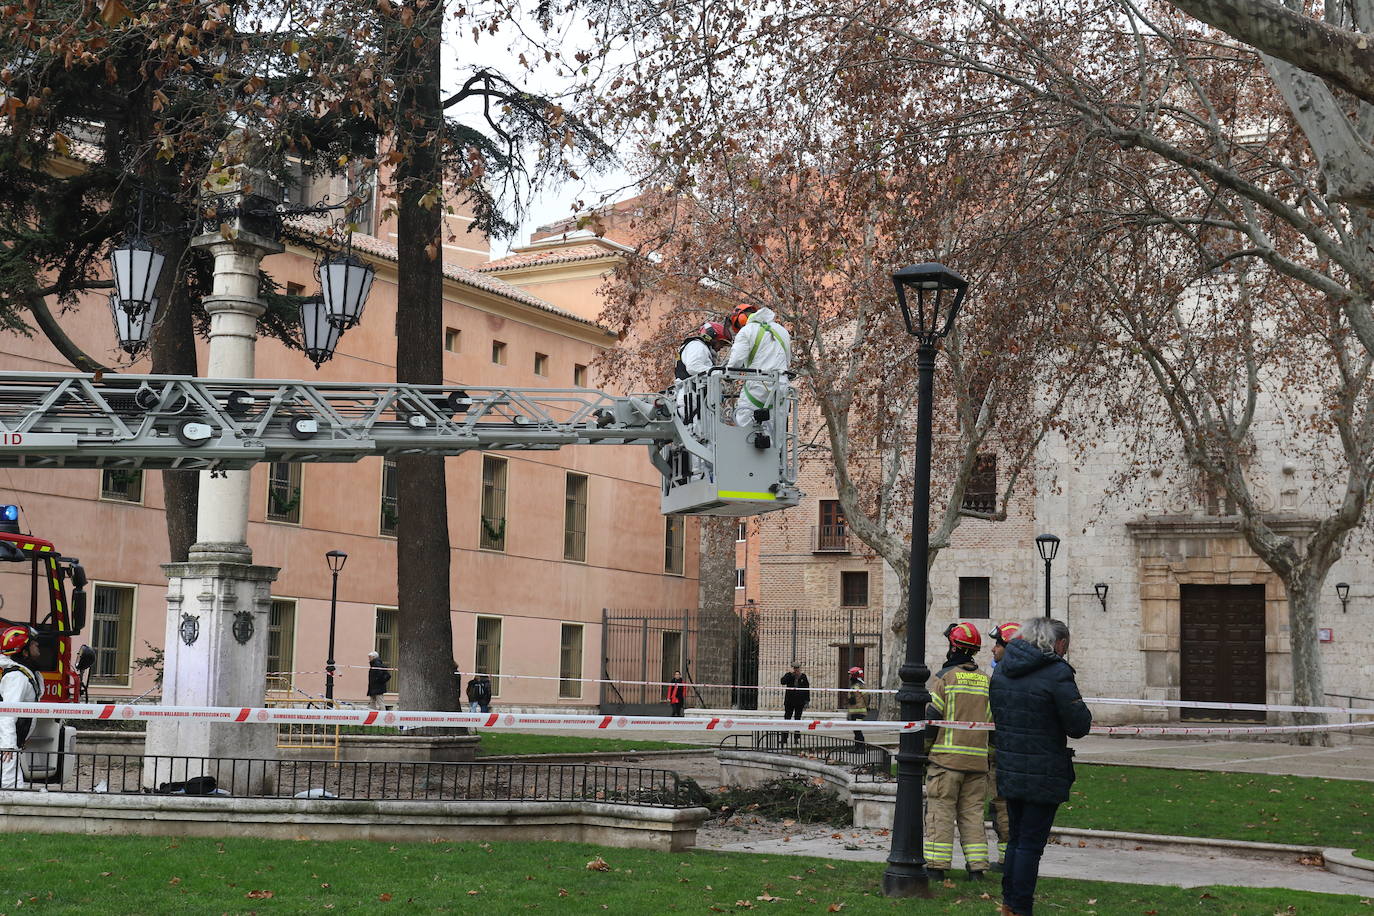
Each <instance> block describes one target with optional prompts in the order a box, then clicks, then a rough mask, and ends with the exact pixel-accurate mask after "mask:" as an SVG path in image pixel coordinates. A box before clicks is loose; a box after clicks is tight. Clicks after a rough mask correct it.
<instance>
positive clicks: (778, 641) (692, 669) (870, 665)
mask: <svg viewBox="0 0 1374 916" xmlns="http://www.w3.org/2000/svg"><path fill="white" fill-rule="evenodd" d="M601 622H602V628H601V657H602V665H601V677H602V678H603V679H604V681H605V683H603V684H602V685H601V711H602V712H605V713H611V714H618V713H630V714H645V713H648V714H667V710H668V705H667V700H666V696H665V688H664V687H663V686H662V682H664V681H667V680H669V679H670V678H671V677H672V674H673V672H674V671H681V672H682V674H683V677H684V678H685V680H686V681H687V697H686V700H687V705H688V706H691V707H697V708H701V707H706V708H710V709H731V708H733V709H777V710H780V709H782V699H783V688H782V686H781V685H780V684H779V679H780V678H781V677H782V675H783V674H785V673H786V672H787V671H788V670H789V669H790V668H791V666H792V663H793V662H798V663H800V664H801V665H802V667H803V670H804V671H806V673H807V676H808V677H809V679H810V681H811V686H812V687H813V688H828V689H813V691H812V694H811V705H810V707H809V708H810V709H811V710H813V711H816V712H831V711H836V710H842V709H844V708H845V703H844V699H843V694H842V693H841V692H840V690H841V689H842V688H846V687H848V685H849V680H848V675H847V672H848V670H849V669H850V668H854V667H858V668H863V669H864V672H865V681H866V683H867V684H868V685H869V686H870V687H876V686H877V685H879V684H881V683H882V678H883V652H884V647H885V642H886V639H885V635H884V631H883V625H882V612H881V611H880V610H879V609H877V608H868V607H841V608H825V609H814V608H811V609H798V608H788V607H778V606H771V605H753V604H751V605H742V606H738V607H735V608H734V609H732V610H731V611H726V612H719V613H707V612H702V611H697V610H687V609H681V610H672V609H656V610H655V609H651V610H616V609H606V610H603V611H602V618H601ZM702 684H710V685H720V686H709V687H704V686H699V685H702Z"/></svg>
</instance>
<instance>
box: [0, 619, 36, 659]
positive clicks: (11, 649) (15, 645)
mask: <svg viewBox="0 0 1374 916" xmlns="http://www.w3.org/2000/svg"><path fill="white" fill-rule="evenodd" d="M33 635H34V634H33V630H31V629H29V628H28V627H26V626H10V627H5V629H4V630H3V631H2V632H0V653H3V654H5V655H18V654H19V653H20V652H23V651H24V647H25V646H27V645H28V644H29V640H30V639H32V638H33Z"/></svg>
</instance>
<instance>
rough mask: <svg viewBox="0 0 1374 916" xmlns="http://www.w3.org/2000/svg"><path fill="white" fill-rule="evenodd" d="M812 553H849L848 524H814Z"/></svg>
mask: <svg viewBox="0 0 1374 916" xmlns="http://www.w3.org/2000/svg"><path fill="white" fill-rule="evenodd" d="M811 530H812V532H813V533H814V534H815V538H814V539H813V541H812V543H814V544H815V547H813V548H812V553H849V551H850V548H849V526H848V525H813V526H812V527H811Z"/></svg>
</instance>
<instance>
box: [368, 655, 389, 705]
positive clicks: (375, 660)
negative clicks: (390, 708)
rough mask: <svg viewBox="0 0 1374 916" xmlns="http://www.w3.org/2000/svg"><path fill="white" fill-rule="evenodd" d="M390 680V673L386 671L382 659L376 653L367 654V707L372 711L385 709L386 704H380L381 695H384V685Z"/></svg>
mask: <svg viewBox="0 0 1374 916" xmlns="http://www.w3.org/2000/svg"><path fill="white" fill-rule="evenodd" d="M390 680H391V672H390V671H388V670H386V666H385V665H383V664H382V658H381V656H380V655H378V654H377V653H376V652H369V653H367V705H368V706H369V707H371V708H372V709H385V708H386V704H385V703H383V702H382V694H384V693H386V685H387V683H388V682H389V681H390Z"/></svg>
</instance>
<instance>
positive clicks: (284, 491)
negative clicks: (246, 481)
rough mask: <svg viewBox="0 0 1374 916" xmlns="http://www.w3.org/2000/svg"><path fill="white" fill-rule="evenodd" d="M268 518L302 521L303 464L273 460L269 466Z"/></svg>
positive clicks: (293, 522) (276, 520)
mask: <svg viewBox="0 0 1374 916" xmlns="http://www.w3.org/2000/svg"><path fill="white" fill-rule="evenodd" d="M267 468H268V470H267V520H268V521H270V522H291V523H292V524H295V525H299V524H300V522H301V466H300V465H299V464H297V463H295V462H291V461H273V462H271V463H270V464H269V465H268V466H267Z"/></svg>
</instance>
